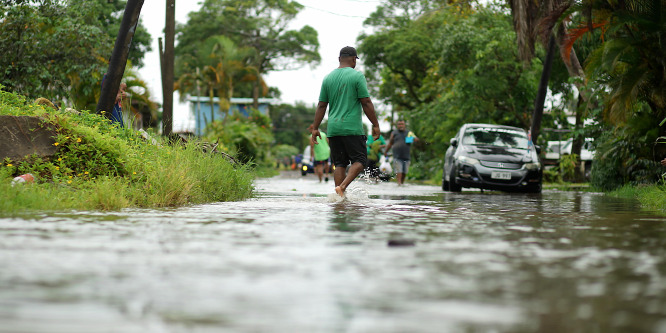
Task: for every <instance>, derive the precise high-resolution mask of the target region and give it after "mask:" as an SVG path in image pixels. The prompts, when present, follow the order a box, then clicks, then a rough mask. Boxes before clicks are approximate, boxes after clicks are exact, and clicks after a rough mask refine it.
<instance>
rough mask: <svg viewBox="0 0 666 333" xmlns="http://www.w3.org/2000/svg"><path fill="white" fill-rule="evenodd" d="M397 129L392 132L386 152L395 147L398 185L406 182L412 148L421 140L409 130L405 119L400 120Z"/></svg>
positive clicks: (395, 169)
mask: <svg viewBox="0 0 666 333" xmlns="http://www.w3.org/2000/svg"><path fill="white" fill-rule="evenodd" d="M396 127H397V129H396V130H394V131H393V132H392V133H391V137H390V138H389V142H388V146H387V147H386V151H385V152H384V153H385V154H386V153H388V151H389V149H391V148H393V171H395V173H396V180H397V181H398V185H402V184H404V183H405V176H406V175H407V171H408V170H409V161H410V150H411V145H412V143H414V142H416V141H418V140H419V138H417V137H416V136H415V135H414V133H412V132H408V131H407V125H406V124H405V121H404V120H398V122H397V123H396Z"/></svg>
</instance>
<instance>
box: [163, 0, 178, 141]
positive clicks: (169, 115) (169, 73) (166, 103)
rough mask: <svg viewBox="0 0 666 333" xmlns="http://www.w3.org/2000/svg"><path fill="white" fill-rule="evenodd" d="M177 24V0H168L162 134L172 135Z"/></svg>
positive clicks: (164, 53)
mask: <svg viewBox="0 0 666 333" xmlns="http://www.w3.org/2000/svg"><path fill="white" fill-rule="evenodd" d="M175 26H176V0H166V21H165V27H164V41H165V45H164V49H162V43H161V38H160V45H159V49H160V50H159V52H160V65H161V69H162V99H163V101H162V135H164V136H167V137H169V136H171V134H172V130H173V81H174V73H173V71H174V69H173V66H174V54H173V47H174V31H175Z"/></svg>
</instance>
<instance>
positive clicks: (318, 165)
mask: <svg viewBox="0 0 666 333" xmlns="http://www.w3.org/2000/svg"><path fill="white" fill-rule="evenodd" d="M323 169H324V165H323V164H321V163H317V162H315V169H314V171H315V174H316V175H317V177H319V182H320V183H321V181H322V179H323V178H324V171H323Z"/></svg>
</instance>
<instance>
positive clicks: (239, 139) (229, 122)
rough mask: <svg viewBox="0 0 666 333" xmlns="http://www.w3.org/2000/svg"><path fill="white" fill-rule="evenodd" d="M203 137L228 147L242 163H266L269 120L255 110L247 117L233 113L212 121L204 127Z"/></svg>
mask: <svg viewBox="0 0 666 333" xmlns="http://www.w3.org/2000/svg"><path fill="white" fill-rule="evenodd" d="M205 132H206V135H205V138H206V139H207V140H208V141H211V142H215V141H217V142H219V143H221V144H222V145H224V146H225V147H229V148H230V149H231V151H232V153H234V154H236V155H237V157H238V158H239V159H240V161H242V162H243V163H250V162H254V163H256V164H264V163H268V162H269V160H270V155H269V154H268V152H269V151H270V145H271V143H272V142H273V134H272V132H271V120H270V118H268V116H265V115H263V114H261V113H260V112H259V111H257V110H252V111H251V112H250V115H249V116H248V117H245V116H243V115H241V114H239V113H234V114H233V115H230V116H228V117H227V118H225V119H224V120H220V121H214V122H212V123H210V124H209V125H208V126H207V127H206V130H205Z"/></svg>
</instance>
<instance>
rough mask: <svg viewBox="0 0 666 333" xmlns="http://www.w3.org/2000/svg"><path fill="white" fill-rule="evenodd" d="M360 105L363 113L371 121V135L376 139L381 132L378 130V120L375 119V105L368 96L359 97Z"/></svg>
mask: <svg viewBox="0 0 666 333" xmlns="http://www.w3.org/2000/svg"><path fill="white" fill-rule="evenodd" d="M360 101H361V107H362V108H363V113H365V116H366V117H368V120H370V122H371V123H372V137H373V138H374V139H375V140H377V139H379V135H381V132H380V131H379V121H377V114H376V113H375V105H374V104H372V100H370V97H364V98H361V99H360Z"/></svg>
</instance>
